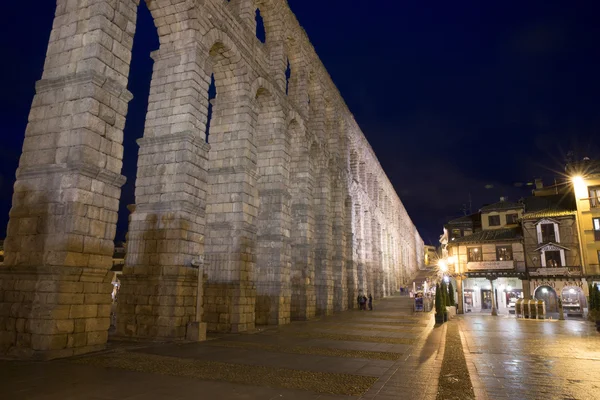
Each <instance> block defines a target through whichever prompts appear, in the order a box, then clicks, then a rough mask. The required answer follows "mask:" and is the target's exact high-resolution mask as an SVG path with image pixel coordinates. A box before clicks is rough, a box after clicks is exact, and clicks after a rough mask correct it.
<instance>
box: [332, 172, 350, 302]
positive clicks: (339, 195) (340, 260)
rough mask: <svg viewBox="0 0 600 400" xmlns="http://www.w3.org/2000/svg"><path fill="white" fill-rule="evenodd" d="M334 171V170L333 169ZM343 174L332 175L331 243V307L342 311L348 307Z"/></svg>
mask: <svg viewBox="0 0 600 400" xmlns="http://www.w3.org/2000/svg"><path fill="white" fill-rule="evenodd" d="M334 172H335V171H334ZM342 176H343V174H341V173H338V174H335V175H334V182H333V185H332V186H333V204H332V208H333V210H332V211H333V220H332V245H333V266H332V272H333V289H334V291H333V309H334V311H343V310H346V309H347V308H348V278H347V271H346V268H347V265H346V254H347V253H346V252H347V250H348V248H347V245H346V239H347V238H346V218H347V215H346V195H345V193H344V192H343V187H342V185H343V182H345V179H343V178H342Z"/></svg>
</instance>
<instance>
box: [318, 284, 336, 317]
mask: <svg viewBox="0 0 600 400" xmlns="http://www.w3.org/2000/svg"><path fill="white" fill-rule="evenodd" d="M315 290H316V292H317V310H316V313H317V315H320V316H326V315H332V314H333V282H331V283H328V284H325V285H315Z"/></svg>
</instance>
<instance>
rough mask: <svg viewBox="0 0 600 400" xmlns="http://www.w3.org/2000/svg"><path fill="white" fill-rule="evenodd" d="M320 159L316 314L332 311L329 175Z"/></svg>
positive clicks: (328, 169)
mask: <svg viewBox="0 0 600 400" xmlns="http://www.w3.org/2000/svg"><path fill="white" fill-rule="evenodd" d="M320 161H321V162H320V163H319V164H320V165H319V166H318V167H319V169H318V172H317V176H318V183H317V185H316V186H315V197H314V206H315V289H316V295H317V314H318V315H330V314H332V313H333V276H332V265H331V257H332V251H331V248H332V244H331V240H332V224H331V223H332V220H331V209H330V208H331V175H330V172H329V171H330V168H329V166H328V162H327V160H326V159H325V158H324V157H323V158H321V160H320Z"/></svg>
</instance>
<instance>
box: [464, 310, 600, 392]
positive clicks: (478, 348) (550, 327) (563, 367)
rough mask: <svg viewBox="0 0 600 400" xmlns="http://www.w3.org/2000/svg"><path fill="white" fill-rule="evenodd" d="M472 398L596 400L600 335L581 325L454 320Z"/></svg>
mask: <svg viewBox="0 0 600 400" xmlns="http://www.w3.org/2000/svg"><path fill="white" fill-rule="evenodd" d="M459 324H460V331H461V334H462V338H463V347H464V348H465V357H466V359H467V365H468V367H469V372H470V375H471V381H472V383H473V386H474V387H475V394H476V395H477V398H482V399H485V398H489V399H561V400H562V399H590V400H592V399H600V334H599V333H597V332H596V331H595V329H594V326H593V324H591V323H589V322H586V321H577V320H568V321H557V320H552V321H541V320H516V319H515V318H514V317H490V316H472V317H471V316H469V317H463V318H462V319H460V320H459Z"/></svg>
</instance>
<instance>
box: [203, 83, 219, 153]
mask: <svg viewBox="0 0 600 400" xmlns="http://www.w3.org/2000/svg"><path fill="white" fill-rule="evenodd" d="M216 98H217V84H216V82H215V74H214V73H213V74H211V75H210V85H209V86H208V109H207V112H206V129H205V132H206V134H205V136H206V143H209V136H210V123H211V121H212V116H213V103H214V100H215V99H216Z"/></svg>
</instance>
